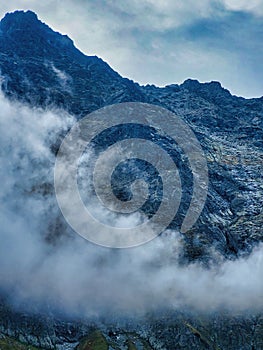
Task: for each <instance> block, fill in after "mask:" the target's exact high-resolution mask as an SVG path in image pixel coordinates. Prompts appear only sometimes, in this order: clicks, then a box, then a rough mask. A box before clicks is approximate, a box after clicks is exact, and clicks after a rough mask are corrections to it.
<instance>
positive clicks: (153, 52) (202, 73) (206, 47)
mask: <svg viewBox="0 0 263 350" xmlns="http://www.w3.org/2000/svg"><path fill="white" fill-rule="evenodd" d="M15 9H31V10H33V11H35V12H36V13H37V14H38V16H39V18H40V19H41V20H42V21H44V22H46V23H47V24H49V25H50V26H51V27H52V28H53V29H55V30H58V31H60V32H62V33H64V34H68V35H69V36H70V37H71V38H72V39H73V40H74V43H75V45H76V46H77V47H78V48H79V49H81V50H82V51H83V52H85V53H86V54H88V55H97V56H100V57H101V58H103V59H104V60H105V61H107V62H108V63H109V64H110V65H111V67H112V68H114V69H115V70H117V71H118V72H119V73H120V74H121V75H123V76H126V77H128V78H131V79H133V80H135V81H138V82H139V83H141V84H147V83H149V84H155V85H159V86H164V85H167V84H171V83H181V82H183V81H184V80H185V79H187V78H194V79H198V80H199V81H202V82H204V81H211V80H217V81H220V82H221V83H222V85H223V86H224V87H226V88H228V89H229V90H230V91H231V92H232V93H233V94H236V95H241V96H246V97H258V96H262V95H263V69H262V61H263V45H262V42H263V0H250V1H247V0H200V1H196V0H184V1H181V0H180V1H177V0H140V1H139V0H129V1H128V0H127V1H121V0H119V1H113V0H96V1H91V0H63V1H62V0H46V1H45V2H41V3H40V2H39V1H38V0H14V1H12V2H11V1H10V2H9V3H6V4H3V3H2V4H1V5H0V12H1V15H2V16H4V14H5V13H6V12H8V11H9V12H10V11H13V10H15Z"/></svg>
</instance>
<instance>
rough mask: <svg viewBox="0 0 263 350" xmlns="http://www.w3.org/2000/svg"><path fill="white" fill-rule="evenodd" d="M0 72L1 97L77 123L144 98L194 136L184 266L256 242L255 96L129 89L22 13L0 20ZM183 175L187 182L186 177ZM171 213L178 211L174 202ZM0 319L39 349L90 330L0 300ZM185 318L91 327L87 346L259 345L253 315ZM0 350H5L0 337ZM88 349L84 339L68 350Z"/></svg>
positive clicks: (215, 86) (260, 118) (262, 185)
mask: <svg viewBox="0 0 263 350" xmlns="http://www.w3.org/2000/svg"><path fill="white" fill-rule="evenodd" d="M0 69H1V84H2V91H3V93H4V94H5V95H6V96H7V97H8V98H9V99H11V100H19V101H22V102H23V103H27V104H29V105H31V106H39V107H44V108H46V107H48V108H54V107H55V108H63V109H65V110H67V111H68V112H69V113H71V114H73V115H75V116H76V117H77V118H81V117H82V116H84V115H86V114H87V113H89V112H91V111H94V110H96V109H98V108H101V107H103V106H106V105H109V104H114V103H120V102H127V101H131V102H135V101H139V102H148V103H152V104H156V105H160V106H163V107H166V108H167V109H169V110H171V111H172V112H174V113H176V114H177V115H179V116H180V117H181V118H182V119H183V120H185V121H186V122H187V123H188V124H189V125H190V126H191V128H192V129H193V130H194V132H195V134H196V136H197V138H198V140H199V141H200V143H201V145H202V147H203V149H204V152H205V154H206V157H207V161H208V168H209V193H208V198H207V202H206V205H205V208H204V210H203V213H202V215H201V216H200V218H199V220H198V222H197V223H196V225H195V226H194V227H193V229H192V230H191V231H189V232H187V234H186V236H185V237H184V240H185V251H184V257H183V258H184V261H193V260H199V261H202V262H204V263H207V262H208V261H209V259H210V256H209V254H210V251H211V247H213V248H214V249H215V250H217V251H218V252H219V253H220V254H221V255H222V256H224V257H225V258H227V259H235V258H237V257H239V256H242V255H244V254H245V255H246V254H249V253H250V252H251V250H252V249H253V247H254V246H256V245H258V244H259V243H260V242H263V231H262V226H263V211H262V207H263V97H262V98H258V99H249V100H246V99H244V98H242V97H236V96H232V95H231V94H230V92H229V91H227V90H226V89H224V88H223V87H222V86H221V85H220V83H218V82H211V83H205V84H202V83H199V82H198V81H195V80H190V79H189V80H186V81H185V82H184V83H183V84H181V85H176V84H174V85H169V86H166V87H164V88H159V87H156V86H152V85H147V86H139V85H138V84H137V83H134V82H133V81H131V80H128V79H125V78H122V77H121V76H120V75H119V74H118V73H117V72H115V71H114V70H112V69H111V67H110V66H109V65H108V64H107V63H105V62H104V61H103V60H102V59H100V58H98V57H96V56H86V55H84V54H83V53H81V52H80V51H79V50H77V49H76V48H75V47H74V44H73V42H72V40H71V39H70V38H68V37H67V36H65V35H61V34H59V33H56V32H54V31H53V30H52V29H50V28H49V27H48V26H47V25H46V24H44V23H42V22H41V21H39V20H38V18H37V16H36V15H35V14H34V13H33V12H30V11H27V12H22V11H17V12H15V13H11V14H7V15H6V16H5V17H4V18H3V19H2V21H1V22H0ZM181 170H182V172H183V169H181ZM183 174H184V175H185V183H186V184H187V183H188V182H190V181H191V179H190V177H189V175H188V174H187V173H183ZM188 195H190V193H186V195H185V197H184V198H185V201H186V202H187V198H188ZM186 204H187V203H186ZM181 210H182V215H183V212H184V207H183V206H182V208H181ZM171 227H172V228H173V227H176V223H173V224H172V225H171ZM0 316H1V320H0V331H1V332H2V334H6V335H9V336H12V337H16V338H19V339H20V340H21V341H22V342H27V343H31V344H33V345H35V346H38V347H43V348H54V346H55V344H58V347H57V348H58V349H71V348H74V346H77V343H78V341H79V340H80V339H81V338H82V337H84V336H85V334H86V333H89V332H90V329H89V327H88V326H84V325H83V324H82V325H79V324H74V323H73V325H71V323H69V324H66V323H63V322H62V321H55V320H52V322H51V323H50V321H48V320H47V319H45V318H44V319H43V322H40V321H39V322H36V320H34V319H33V320H32V318H30V316H27V315H18V314H16V313H15V311H13V310H11V309H8V307H7V306H6V305H5V303H4V302H3V303H2V309H1V313H0ZM187 317H188V316H186V315H184V314H183V315H176V316H175V315H173V316H172V317H170V318H169V317H166V319H165V321H163V322H162V321H161V320H159V321H155V322H153V321H151V322H150V321H149V323H148V324H147V326H146V325H144V326H142V327H138V326H137V327H134V328H133V327H130V329H129V327H123V328H121V327H116V326H112V327H110V326H109V325H108V326H107V327H106V328H105V326H101V332H102V335H100V336H99V337H102V338H103V339H106V340H105V342H106V345H105V343H104V345H103V342H104V340H102V341H101V343H100V346H101V347H97V348H96V349H104V347H103V346H106V347H105V348H110V349H113V348H116V349H118V348H120V349H130V350H131V349H177V348H178V349H193V348H195V349H229V350H230V349H233V350H236V349H251V350H252V349H256V350H258V349H263V343H262V339H263V323H262V317H260V316H259V315H254V316H253V317H251V316H249V317H247V318H245V319H243V318H242V317H241V318H239V317H238V316H237V317H236V318H231V317H229V316H227V315H225V316H223V315H213V316H212V317H211V318H209V319H208V320H206V321H205V324H203V321H199V320H197V319H196V318H193V319H187ZM68 327H69V328H68ZM71 327H72V329H71ZM103 327H104V328H103ZM114 327H115V328H114ZM93 328H94V327H93ZM111 328H112V330H111ZM139 328H140V329H139ZM127 329H129V331H128V330H127ZM93 331H94V329H92V332H93ZM27 332H29V333H30V334H27ZM127 332H130V334H128V333H127ZM225 332H227V334H228V335H229V337H228V338H227V339H225V338H224V333H225ZM92 339H93V340H92ZM92 339H91V340H88V341H90V342H91V343H92V342H94V341H95V340H94V337H93V338H92ZM63 344H64V345H63ZM65 344H67V345H65ZM83 344H84V345H83ZM109 344H111V345H109ZM114 344H115V345H114ZM59 346H60V347H59ZM67 346H68V347H67ZM81 346H82V347H81ZM0 348H1V349H2V348H3V349H5V348H4V347H3V345H2V343H1V339H0ZM93 348H94V349H95V347H92V346H90V345H87V344H86V345H85V341H84V343H82V345H79V347H78V349H93Z"/></svg>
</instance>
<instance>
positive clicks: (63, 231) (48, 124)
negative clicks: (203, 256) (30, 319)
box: [0, 96, 263, 318]
mask: <svg viewBox="0 0 263 350" xmlns="http://www.w3.org/2000/svg"><path fill="white" fill-rule="evenodd" d="M0 105H1V117H0V131H1V141H0V151H1V157H0V176H1V185H2V191H1V196H0V206H1V208H2V209H1V213H0V220H1V229H0V241H1V245H0V290H1V292H2V293H6V294H7V295H8V297H9V300H10V302H12V303H13V304H14V305H16V306H20V305H21V304H23V305H25V307H27V311H29V310H30V307H32V305H33V306H34V310H36V309H37V308H38V309H41V308H43V309H44V310H46V308H47V307H49V308H51V309H52V310H58V311H60V312H64V313H66V314H69V315H73V316H74V315H78V316H81V317H95V318H97V317H104V318H105V317H106V318H107V317H111V316H112V314H114V315H115V316H116V315H118V314H121V315H122V316H125V315H127V316H129V317H133V316H136V315H143V314H144V313H146V312H148V311H157V310H159V309H160V308H170V309H174V310H181V308H184V307H185V306H188V307H189V308H191V309H197V310H200V309H201V310H203V311H206V312H209V311H213V310H221V309H222V308H224V309H228V310H231V311H233V310H234V311H238V312H242V311H246V310H250V311H253V312H254V311H255V312H256V311H262V309H263V300H262V291H263V280H262V274H263V247H262V246H259V247H257V248H256V249H255V250H254V252H253V253H252V254H251V255H250V256H249V257H244V258H240V259H238V260H235V261H225V260H224V259H223V258H222V257H220V256H217V255H216V254H215V253H212V252H211V254H212V255H213V259H214V260H215V261H216V262H217V263H216V264H215V265H212V266H211V267H210V269H207V268H204V267H203V266H201V265H200V264H198V263H193V264H190V265H188V266H186V265H183V266H182V265H181V264H180V263H179V256H180V254H181V250H182V248H183V243H182V240H181V238H180V236H179V235H178V233H176V232H171V231H167V232H166V233H165V234H164V235H163V236H162V237H159V238H157V239H155V240H153V241H152V242H151V243H148V244H146V245H143V246H140V247H137V248H132V249H125V250H118V249H107V248H103V247H99V246H96V245H93V244H91V243H89V242H87V241H85V240H83V239H82V238H80V237H79V236H78V235H76V234H74V233H73V232H72V231H70V229H69V227H68V226H67V225H66V223H65V222H63V219H62V218H61V217H60V213H59V209H58V206H57V203H56V200H55V196H54V191H53V167H54V161H55V156H54V154H53V152H52V147H51V146H52V145H53V144H54V143H56V141H57V137H58V135H60V133H61V132H65V131H66V130H67V128H68V127H69V126H70V125H72V123H74V118H72V117H70V116H69V115H67V114H66V113H65V112H63V111H43V110H41V109H30V108H28V107H25V106H22V105H21V104H18V103H14V102H12V103H11V102H9V101H8V100H6V99H5V98H4V97H3V96H0ZM100 215H107V213H106V212H104V211H103V210H102V211H101V212H100ZM107 219H108V220H111V216H108V217H107ZM135 219H136V218H135ZM135 219H132V217H129V218H128V219H127V221H125V220H126V219H124V218H123V219H122V224H124V223H125V224H127V226H129V225H131V224H132V223H134V220H135ZM54 224H55V225H54ZM54 226H55V227H54ZM51 234H53V236H51ZM54 234H57V238H56V239H54ZM58 234H59V235H58ZM51 237H53V239H51Z"/></svg>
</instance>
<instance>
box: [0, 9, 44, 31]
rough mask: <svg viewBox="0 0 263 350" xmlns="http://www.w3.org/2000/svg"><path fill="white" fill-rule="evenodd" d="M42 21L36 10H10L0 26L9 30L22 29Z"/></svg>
mask: <svg viewBox="0 0 263 350" xmlns="http://www.w3.org/2000/svg"><path fill="white" fill-rule="evenodd" d="M37 24H42V25H44V23H42V22H41V21H40V20H39V19H38V17H37V15H36V14H35V12H33V11H30V10H28V11H20V10H19V11H15V12H8V13H7V14H6V15H5V17H4V18H3V19H2V20H1V22H0V28H1V30H2V31H4V32H7V31H10V30H12V29H22V28H25V27H32V26H34V25H37Z"/></svg>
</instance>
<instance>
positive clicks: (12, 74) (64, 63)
mask: <svg viewBox="0 0 263 350" xmlns="http://www.w3.org/2000/svg"><path fill="white" fill-rule="evenodd" d="M0 31H1V35H0V68H1V71H2V75H3V78H4V80H3V90H4V92H5V93H6V95H7V96H10V97H14V98H18V99H22V100H23V101H25V102H29V103H32V104H34V105H40V106H47V105H52V104H53V105H55V106H61V107H63V108H66V109H67V110H68V111H69V112H70V113H73V114H75V115H83V114H86V113H88V112H91V111H92V110H95V109H97V108H99V107H102V106H104V105H107V104H110V103H114V102H124V101H131V100H135V101H142V100H144V97H143V94H142V92H141V91H140V89H139V87H138V85H136V84H134V83H133V82H132V81H130V80H128V79H123V78H122V77H121V76H120V75H119V74H118V73H116V72H115V71H114V70H113V69H111V68H110V66H109V65H108V64H107V63H105V62H104V61H103V60H101V59H100V58H98V57H96V56H86V55H84V54H83V53H81V52H80V51H79V50H78V49H77V48H76V47H75V46H74V44H73V41H72V40H71V39H69V37H68V36H67V35H62V34H60V33H58V32H54V31H53V30H52V29H51V28H49V27H48V26H47V25H46V24H44V23H42V22H41V21H40V20H39V19H38V17H37V15H36V14H35V13H34V12H32V11H27V12H24V11H16V12H14V13H8V14H6V16H5V17H4V18H3V19H2V20H1V22H0Z"/></svg>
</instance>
